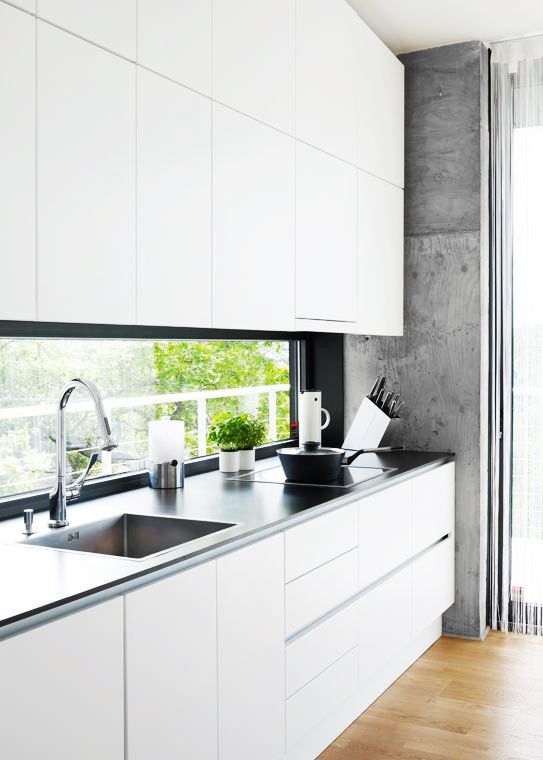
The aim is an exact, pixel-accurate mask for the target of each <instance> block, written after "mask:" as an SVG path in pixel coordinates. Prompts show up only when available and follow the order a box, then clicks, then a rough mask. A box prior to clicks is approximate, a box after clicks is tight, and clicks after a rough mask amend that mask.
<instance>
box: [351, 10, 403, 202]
mask: <svg viewBox="0 0 543 760" xmlns="http://www.w3.org/2000/svg"><path fill="white" fill-rule="evenodd" d="M357 34H358V46H357V47H358V56H359V57H358V63H357V69H358V72H359V86H358V165H359V166H360V168H362V169H365V170H366V171H368V172H370V173H371V174H375V175H376V176H377V177H381V178H382V179H386V180H387V181H388V182H392V183H393V184H394V185H397V186H398V187H403V186H404V67H403V64H402V63H401V62H400V61H399V60H398V59H397V58H396V56H395V55H394V53H392V52H391V51H390V50H389V49H388V48H387V47H386V45H384V44H383V43H382V42H381V40H380V39H379V38H378V37H376V35H375V34H374V33H373V32H372V31H371V29H369V28H368V27H367V26H366V25H365V24H364V23H363V22H361V23H360V24H359V25H358V32H357Z"/></svg>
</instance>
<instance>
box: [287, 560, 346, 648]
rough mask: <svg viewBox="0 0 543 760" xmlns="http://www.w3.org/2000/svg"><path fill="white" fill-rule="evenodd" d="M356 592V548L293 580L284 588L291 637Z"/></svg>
mask: <svg viewBox="0 0 543 760" xmlns="http://www.w3.org/2000/svg"><path fill="white" fill-rule="evenodd" d="M357 592H358V551H357V549H353V550H352V551H350V552H347V553H346V554H342V555H341V557H337V558H336V559H333V560H331V561H330V562H327V563H326V564H325V565H322V566H321V567H318V568H317V569H316V570H312V571H311V572H310V573H306V574H305V575H302V577H301V578H297V579H296V580H294V581H291V582H290V583H288V584H287V586H286V589H285V614H286V635H287V636H292V635H293V634H295V633H296V632H297V631H300V630H301V629H302V628H305V627H306V626H307V625H310V624H311V623H313V622H314V621H315V620H318V618H321V617H323V615H326V614H327V613H328V612H330V611H331V610H333V609H335V608H336V607H338V606H339V605H340V604H343V602H346V601H348V600H349V599H351V598H352V597H354V596H355V595H356V593H357Z"/></svg>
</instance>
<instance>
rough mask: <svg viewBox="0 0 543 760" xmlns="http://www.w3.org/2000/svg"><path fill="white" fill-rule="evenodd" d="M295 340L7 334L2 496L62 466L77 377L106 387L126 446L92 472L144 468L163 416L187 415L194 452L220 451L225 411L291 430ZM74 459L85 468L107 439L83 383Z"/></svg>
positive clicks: (0, 431) (72, 424)
mask: <svg viewBox="0 0 543 760" xmlns="http://www.w3.org/2000/svg"><path fill="white" fill-rule="evenodd" d="M289 348H290V346H289V342H288V341H241V340H183V341H173V340H154V341H148V340H90V339H81V340H64V339H62V340H61V339H20V338H18V339H10V338H2V339H0V497H1V496H9V495H12V494H18V493H23V492H28V491H35V490H41V489H44V488H50V487H51V485H52V482H53V476H54V471H55V437H56V433H55V424H56V402H57V399H58V397H59V395H60V392H61V390H62V388H63V386H64V385H65V383H66V382H67V381H68V380H70V379H71V378H74V377H82V378H85V379H88V380H91V381H92V382H93V383H95V385H96V386H97V387H98V389H99V390H100V392H101V394H102V396H103V398H104V403H105V408H106V413H107V414H108V417H109V420H110V423H111V428H112V432H113V436H114V438H115V440H116V441H117V443H118V447H117V448H116V449H114V451H113V452H111V454H108V453H107V452H106V453H103V454H101V457H100V459H99V461H98V462H97V464H96V465H95V467H94V468H93V471H92V475H93V476H94V477H96V476H100V475H109V474H116V473H125V472H133V471H137V470H141V469H144V468H145V465H146V462H145V460H146V457H147V438H148V423H149V421H150V420H153V419H157V418H159V417H161V416H163V415H169V416H170V417H171V418H172V419H181V420H183V421H184V422H185V436H186V448H187V453H186V456H187V459H190V458H194V457H198V456H205V455H207V454H211V453H214V451H215V450H216V449H215V448H214V447H213V445H212V444H211V443H210V442H209V439H208V432H209V425H210V422H211V420H212V418H213V416H214V415H215V414H219V413H222V412H232V413H238V412H250V413H253V414H255V415H256V416H257V417H258V418H259V419H261V420H262V421H263V422H264V423H265V425H266V430H267V434H268V441H269V442H273V441H279V440H284V439H287V438H289V436H290V366H289V356H290V350H289ZM66 431H67V442H68V449H69V454H68V467H69V471H70V475H71V476H75V475H77V474H78V473H79V472H81V471H82V470H83V469H85V466H86V463H87V461H88V457H89V454H90V452H92V450H93V448H94V447H95V446H96V444H97V442H98V441H99V434H98V428H97V424H96V418H95V415H94V412H93V410H92V408H91V404H90V402H89V399H88V397H87V396H86V394H85V392H84V391H80V390H77V391H74V393H73V394H72V396H71V398H70V401H69V403H68V406H67V409H66Z"/></svg>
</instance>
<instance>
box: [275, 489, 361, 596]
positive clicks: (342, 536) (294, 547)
mask: <svg viewBox="0 0 543 760" xmlns="http://www.w3.org/2000/svg"><path fill="white" fill-rule="evenodd" d="M357 544H358V533H357V516H356V505H355V504H350V505H349V506H347V507H343V508H342V509H336V510H335V512H329V513H328V514H326V515H322V517H315V518H314V519H313V520H309V521H308V522H305V523H302V525H297V526H296V527H295V528H291V529H290V530H287V531H285V580H286V581H287V582H288V581H291V580H293V579H294V578H298V577H299V576H300V575H303V574H304V573H307V572H308V571H309V570H314V569H315V568H316V567H319V565H324V563H325V562H328V561H329V560H331V559H334V557H339V556H340V554H345V552H348V551H349V550H350V549H354V548H355V547H356V546H357Z"/></svg>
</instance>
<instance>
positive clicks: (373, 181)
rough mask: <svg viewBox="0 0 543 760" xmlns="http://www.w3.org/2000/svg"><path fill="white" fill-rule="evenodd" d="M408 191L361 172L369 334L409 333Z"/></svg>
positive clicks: (361, 295)
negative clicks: (405, 321)
mask: <svg viewBox="0 0 543 760" xmlns="http://www.w3.org/2000/svg"><path fill="white" fill-rule="evenodd" d="M403 201H404V193H403V190H402V189H401V188H399V187H396V186H395V185H391V184H389V183H388V182H384V181H383V180H382V179H378V178H377V177H373V176H372V175H371V174H366V172H363V171H360V172H359V173H358V325H357V332H359V333H363V334H367V335H402V334H403V277H404V242H403Z"/></svg>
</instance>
